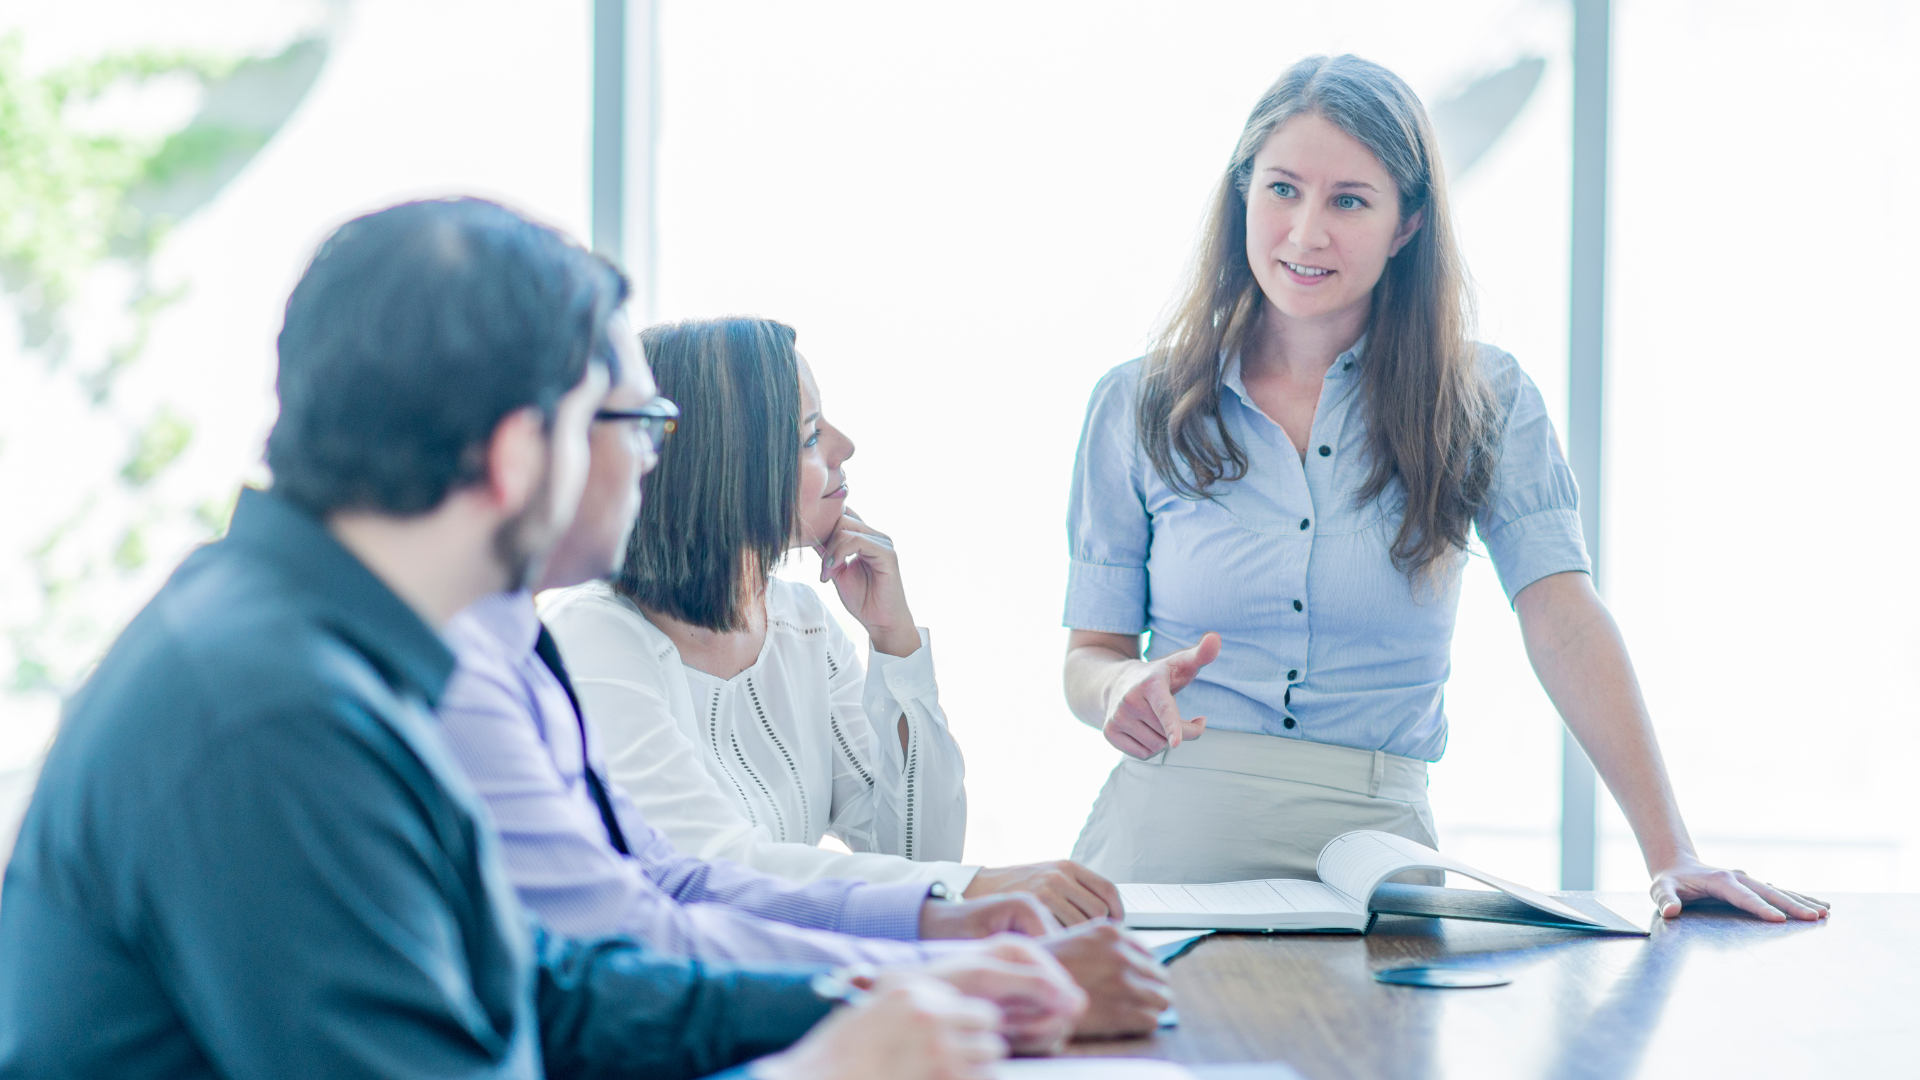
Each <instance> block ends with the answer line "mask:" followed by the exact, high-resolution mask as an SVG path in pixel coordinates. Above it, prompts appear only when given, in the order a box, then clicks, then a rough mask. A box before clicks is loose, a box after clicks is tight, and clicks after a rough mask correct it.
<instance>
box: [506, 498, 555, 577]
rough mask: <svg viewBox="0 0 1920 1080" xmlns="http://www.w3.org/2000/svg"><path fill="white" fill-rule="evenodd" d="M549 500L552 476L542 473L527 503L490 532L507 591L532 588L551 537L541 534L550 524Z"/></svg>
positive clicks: (542, 563) (551, 544) (550, 508)
mask: <svg viewBox="0 0 1920 1080" xmlns="http://www.w3.org/2000/svg"><path fill="white" fill-rule="evenodd" d="M552 504H553V478H552V477H541V479H540V486H539V487H537V488H535V489H534V492H533V496H532V498H530V499H528V500H527V505H526V507H525V508H524V509H522V510H521V511H520V512H519V513H517V514H515V515H513V516H512V517H510V518H508V519H507V520H505V521H503V522H501V523H500V527H499V528H498V529H495V530H494V532H493V553H494V556H495V557H496V558H498V559H499V560H500V566H501V568H502V569H504V570H506V572H507V590H508V591H510V592H513V591H518V590H520V589H526V588H531V587H532V585H533V581H534V578H535V577H537V576H538V575H539V573H540V568H541V566H542V565H544V563H545V561H546V557H547V555H548V554H550V551H551V549H552V547H553V540H554V538H553V537H552V536H543V535H541V534H542V533H543V532H544V531H546V530H548V529H551V528H552V525H551V520H552V517H553V506H552Z"/></svg>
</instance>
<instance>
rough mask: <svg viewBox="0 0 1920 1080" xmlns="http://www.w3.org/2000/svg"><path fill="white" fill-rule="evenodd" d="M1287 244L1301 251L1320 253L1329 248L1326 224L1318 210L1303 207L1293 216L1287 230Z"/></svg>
mask: <svg viewBox="0 0 1920 1080" xmlns="http://www.w3.org/2000/svg"><path fill="white" fill-rule="evenodd" d="M1287 242H1288V243H1291V244H1292V245H1293V246H1294V247H1296V248H1298V249H1299V250H1301V251H1318V250H1320V249H1321V248H1323V247H1326V246H1327V228H1326V222H1325V221H1324V220H1322V217H1321V213H1320V211H1319V209H1318V208H1316V207H1312V206H1303V207H1301V208H1300V209H1299V211H1298V212H1296V213H1295V214H1294V215H1293V221H1292V223H1291V227H1290V228H1289V229H1287Z"/></svg>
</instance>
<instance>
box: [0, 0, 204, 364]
mask: <svg viewBox="0 0 1920 1080" xmlns="http://www.w3.org/2000/svg"><path fill="white" fill-rule="evenodd" d="M233 68H234V62H233V61H232V60H225V59H218V58H214V57H208V56H201V55H195V54H188V53H163V52H152V51H148V52H135V53H128V54H124V55H117V56H108V57H102V58H100V59H97V60H91V61H88V62H86V63H82V64H75V65H71V66H69V67H65V68H62V69H60V70H57V71H53V72H50V73H47V74H45V75H41V76H39V77H38V78H33V77H29V76H27V75H26V74H25V73H24V71H23V69H22V66H21V43H20V36H19V35H18V34H17V33H16V34H10V35H7V36H6V37H4V38H0V285H4V286H5V288H6V289H7V291H8V292H10V293H12V294H13V302H14V306H15V308H16V310H17V311H18V312H19V315H20V320H21V328H22V331H23V334H24V339H25V342H26V345H27V347H28V348H33V349H43V350H45V351H47V352H48V354H49V359H51V360H55V361H58V360H60V359H61V358H62V357H63V356H64V352H65V350H64V342H63V341H61V340H60V339H59V337H58V331H59V316H60V313H61V310H62V309H63V308H64V307H65V306H66V305H67V304H68V303H69V302H71V301H72V299H73V297H74V294H75V292H76V291H77V290H78V289H79V286H80V282H81V281H82V280H83V279H84V278H85V277H86V275H87V274H88V273H89V272H90V271H91V270H92V269H93V268H94V267H95V266H97V265H98V264H99V263H100V261H101V260H102V259H104V258H106V257H108V256H109V255H110V254H118V255H121V256H123V257H126V258H129V259H132V260H138V261H144V259H145V257H146V256H147V255H148V254H150V253H151V251H152V246H153V242H154V241H155V239H157V234H156V232H155V230H153V229H151V228H149V223H148V222H147V221H146V218H145V215H142V214H140V213H139V212H138V211H136V210H134V209H132V208H131V207H130V206H129V205H128V203H127V193H128V192H129V191H130V190H132V189H133V188H134V187H135V186H136V185H138V184H140V183H141V182H142V181H143V180H147V179H149V178H150V177H152V176H154V175H156V174H158V173H161V172H164V171H165V170H167V169H177V168H178V167H179V162H180V161H182V160H187V159H191V158H192V157H194V156H196V155H197V154H203V153H205V149H204V148H193V147H175V148H172V149H169V146H168V144H169V142H170V140H168V139H164V138H158V137H140V136H133V135H126V134H120V133H113V132H94V131H87V130H84V129H82V128H80V127H78V126H77V125H75V124H74V123H72V121H71V117H70V115H69V113H70V111H71V110H72V109H73V108H75V107H77V106H79V105H82V104H85V103H87V102H90V101H93V100H96V99H98V98H99V97H100V96H101V95H102V94H105V93H106V92H107V91H108V90H110V89H112V88H113V87H115V86H119V85H124V84H129V83H131V84H139V83H144V82H147V81H149V80H152V79H155V78H158V77H160V76H164V75H174V74H186V75H191V76H193V77H196V78H199V79H201V80H203V81H205V80H211V79H217V78H220V77H223V76H224V75H226V74H227V73H228V72H230V71H232V70H233Z"/></svg>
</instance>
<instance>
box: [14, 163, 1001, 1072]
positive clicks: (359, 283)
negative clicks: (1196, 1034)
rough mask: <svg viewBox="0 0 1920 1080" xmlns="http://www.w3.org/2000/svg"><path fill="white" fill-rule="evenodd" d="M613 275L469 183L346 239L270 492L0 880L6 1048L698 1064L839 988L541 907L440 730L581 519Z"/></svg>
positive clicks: (95, 718)
mask: <svg viewBox="0 0 1920 1080" xmlns="http://www.w3.org/2000/svg"><path fill="white" fill-rule="evenodd" d="M625 294H626V284H625V282H624V280H623V279H622V278H621V276H620V274H619V272H618V271H617V270H615V269H614V268H613V267H612V266H611V265H609V264H607V263H606V262H604V261H603V260H600V259H598V258H597V257H595V256H592V255H590V254H588V253H587V252H585V251H583V250H581V249H580V248H578V247H577V246H575V245H573V244H571V243H570V242H568V241H566V240H565V239H564V238H563V237H561V236H560V235H559V234H558V233H556V232H554V231H552V230H550V229H546V228H543V227H540V226H537V225H533V224H531V223H529V222H527V221H526V220H524V219H522V218H520V217H519V216H517V215H515V214H513V213H511V212H510V211H507V210H505V209H503V208H501V207H499V206H496V205H493V204H491V203H485V202H480V201H477V200H448V201H436V202H427V203H413V204H407V205H404V206H400V207H395V208H393V209H390V210H386V211H382V212H380V213H378V214H373V215H369V216H367V217H365V218H361V219H359V220H356V221H354V222H351V223H349V224H347V225H346V226H343V227H342V228H341V229H340V230H339V231H338V232H336V233H335V234H334V235H333V236H332V237H331V238H330V239H329V240H328V241H327V242H326V244H325V245H323V246H322V248H321V249H320V251H319V253H318V254H317V255H316V256H315V258H314V261H313V264H312V265H311V266H310V267H309V268H308V271H307V273H306V275H305V276H304V277H303V278H302V280H301V283H300V284H299V286H298V287H297V288H296V289H295V290H294V293H293V296H292V297H291V299H290V300H289V301H288V305H287V317H286V325H285V328H284V330H283V331H282V333H281V337H280V380H279V390H280V398H281V406H282V407H281V415H280V419H279V421H278V423H277V425H276V426H275V428H274V431H273V434H272V436H271V438H270V439H269V442H268V461H269V464H270V465H271V467H272V469H273V472H274V487H273V490H272V492H258V491H246V492H243V493H242V497H241V500H240V503H239V506H238V508H237V510H236V511H235V514H234V519H233V524H232V527H231V529H230V531H229V533H228V535H227V536H226V538H225V539H223V540H221V541H219V542H217V543H214V544H211V545H208V546H207V547H205V548H203V549H201V550H200V551H199V552H197V553H196V554H194V555H193V556H192V557H190V558H189V559H188V560H187V561H186V562H185V563H184V564H183V565H182V566H181V568H180V569H179V571H177V572H176V573H175V574H174V576H173V577H172V579H171V580H170V581H168V583H167V584H166V586H165V587H164V588H163V589H162V590H161V591H160V593H159V594H158V595H157V596H156V597H155V598H154V599H153V601H152V602H151V603H149V604H148V605H147V607H146V608H145V609H144V610H143V611H142V612H141V613H140V615H139V616H138V617H137V618H136V619H135V620H134V621H133V623H132V625H130V626H129V627H128V628H127V630H126V632H125V633H124V634H122V635H121V637H120V639H119V640H118V641H117V642H116V643H115V645H114V646H113V648H112V650H111V651H110V652H109V653H108V655H107V657H106V659H105V660H104V661H102V663H101V665H100V667H99V669H98V670H97V671H96V672H95V674H94V675H93V677H92V678H91V679H90V680H89V681H88V683H87V685H86V687H85V688H84V689H83V690H82V691H81V692H80V694H79V695H77V696H76V698H75V699H74V701H73V702H72V705H71V708H70V709H69V712H68V715H67V718H66V720H65V722H64V724H63V726H62V729H61V732H60V736H59V738H58V740H57V741H56V743H55V745H54V747H53V750H52V752H51V754H50V755H49V757H48V759H47V762H46V766H45V769H44V771H43V773H42V775H41V779H40V784H39V787H38V790H37V791H36V793H35V796H34V800H33V803H32V806H31V808H30V809H29V811H28V813H27V817H26V821H25V823H24V825H23V827H22V830H21V833H20V838H19V841H18V844H17V846H16V848H15V850H14V854H13V858H12V862H11V863H10V864H9V866H8V867H7V873H6V883H5V891H4V896H3V897H0V1077H14V1076H20V1077H29V1076H31V1077H40V1076H49V1077H51V1076H62V1077H66V1076H70V1077H107V1076H111V1077H116V1078H121V1080H140V1078H147V1077H155V1078H158V1077H200V1076H208V1077H211V1076H221V1077H246V1078H251V1077H270V1076H273V1077H278V1076H314V1077H321V1076H324V1077H357V1076H395V1077H399V1076H407V1077H436V1076H461V1077H514V1078H534V1077H538V1076H540V1075H541V1074H542V1072H543V1070H544V1071H545V1072H546V1073H548V1074H551V1075H557V1076H589V1075H616V1074H617V1075H629V1076H631V1075H645V1076H649V1077H669V1076H673V1077H680V1076H697V1075H702V1074H705V1073H710V1072H714V1071H716V1070H720V1069H725V1068H727V1067H729V1066H733V1065H735V1064H737V1063H739V1062H743V1061H746V1060H748V1059H752V1058H755V1057H758V1056H760V1055H763V1054H766V1053H769V1052H771V1051H774V1050H778V1049H780V1048H782V1047H785V1046H787V1045H788V1044H789V1043H791V1042H793V1041H794V1040H795V1039H796V1038H798V1037H800V1036H801V1035H802V1033H804V1032H806V1031H807V1030H808V1029H809V1028H810V1027H811V1026H813V1025H814V1023H815V1022H816V1021H818V1020H820V1019H821V1018H822V1017H823V1016H825V1015H826V1014H827V1012H828V1010H829V1008H830V1007H831V1003H830V1002H829V1001H828V1000H826V999H825V998H823V997H822V996H821V995H820V994H818V993H816V992H815V991H814V990H813V989H812V988H811V987H810V985H809V980H810V979H811V978H812V977H813V976H815V975H817V974H819V972H817V971H809V970H801V969H793V970H777V969H757V970H746V969H722V968H718V967H715V966H713V965H703V964H701V963H698V962H695V961H690V960H679V959H669V958H663V957H660V956H658V955H655V954H651V953H648V952H646V951H645V950H643V949H641V948H640V947H638V946H636V945H634V944H633V943H631V942H629V941H625V940H609V941H601V942H591V943H574V942H566V941H561V940H557V939H553V938H550V937H548V936H546V935H543V934H540V933H539V932H538V931H537V930H534V929H532V928H531V927H530V926H529V924H528V922H527V921H526V917H525V916H524V914H523V913H522V910H521V908H520V906H519V904H518V903H517V901H516V900H515V897H514V892H513V888H512V886H511V885H510V884H509V883H508V882H507V880H506V878H505V876H504V874H503V872H502V870H501V866H500V861H499V856H498V852H497V850H496V840H495V838H494V836H493V833H492V829H491V826H490V825H488V824H487V818H486V816H485V812H484V810H483V809H482V807H481V805H480V803H479V802H478V800H477V799H476V798H475V796H474V795H473V793H472V792H471V790H470V788H469V787H468V785H467V784H466V782H465V781H464V779H463V778H462V776H461V773H460V771H459V770H458V768H457V767H455V766H454V765H453V763H452V762H451V761H450V759H449V758H448V755H447V752H446V750H445V748H444V746H443V745H442V743H441V741H440V735H439V733H438V731H437V730H436V729H435V727H434V724H435V721H434V719H433V716H432V709H433V706H434V703H435V701H436V699H437V697H438V696H439V694H440V693H441V691H442V688H443V687H444V686H445V684H446V681H447V678H448V676H449V675H450V674H451V672H452V671H453V667H454V660H453V656H452V655H451V653H449V652H448V650H447V648H446V646H445V645H444V644H442V642H441V639H440V638H439V636H438V635H437V634H436V632H435V629H436V628H437V627H439V626H441V625H443V624H444V623H445V621H446V620H447V619H448V618H450V617H451V616H452V615H453V614H454V613H455V612H457V611H459V610H460V609H461V608H463V607H465V606H466V605H467V604H468V603H470V602H471V601H472V600H474V599H475V598H477V597H479V596H481V595H483V594H485V593H489V592H494V591H497V590H499V589H502V588H511V587H517V586H519V585H522V584H525V583H526V582H527V581H528V580H529V579H530V576H531V575H532V574H533V573H535V572H536V571H537V569H538V564H539V562H540V559H541V557H542V555H543V553H544V552H545V551H546V550H547V549H548V548H549V547H550V546H551V545H552V544H553V542H554V540H555V539H556V538H557V537H558V536H559V535H560V533H561V532H562V531H563V530H564V529H565V528H566V526H567V523H568V519H569V518H570V517H571V515H572V513H573V507H574V505H575V504H576V503H577V501H578V498H579V493H580V487H581V484H582V483H583V482H584V476H585V470H586V463H587V449H586V446H587V444H586V436H587V429H588V425H589V423H590V422H591V418H592V416H593V413H594V411H595V409H596V408H598V407H599V405H600V402H601V400H602V399H603V398H604V396H605V394H606V390H607V386H608V383H609V371H608V367H609V365H610V364H612V363H615V362H616V361H615V360H614V359H613V353H612V351H611V349H610V348H609V342H608V339H607V327H608V324H609V322H610V320H612V319H613V317H614V315H615V313H616V311H617V310H618V308H619V306H620V304H621V303H622V302H623V300H624V299H625ZM903 978H909V977H903ZM854 981H855V982H856V983H858V982H860V980H854ZM846 982H847V980H846V979H844V978H843V979H842V980H841V981H840V984H841V985H845V984H846ZM929 985H932V986H935V987H939V986H943V985H944V984H929ZM881 989H882V991H883V994H882V996H883V997H884V998H885V1001H883V1002H881V1003H880V1004H878V1005H875V1006H869V1009H881V1008H883V1007H884V1008H891V1009H892V1010H893V1013H892V1015H891V1017H890V1019H888V1021H887V1023H886V1024H885V1025H883V1026H884V1027H885V1028H886V1029H887V1030H889V1031H894V1032H900V1031H909V1030H921V1031H935V1032H938V1033H939V1035H940V1038H939V1039H938V1040H936V1042H937V1043H938V1045H929V1046H925V1047H921V1048H919V1051H920V1052H925V1053H929V1054H932V1055H933V1056H935V1057H939V1056H940V1055H943V1054H944V1055H947V1058H946V1060H949V1061H958V1062H962V1063H963V1064H968V1065H979V1064H980V1062H981V1061H982V1060H984V1058H987V1057H991V1056H993V1055H994V1054H995V1053H997V1052H999V1051H998V1048H997V1047H998V1043H997V1037H996V1036H995V1035H994V1034H993V1027H994V1024H995V1023H997V1020H998V1017H997V1014H995V1013H994V1010H993V1009H992V1007H991V1006H988V1005H985V1004H984V1003H980V1002H977V1001H973V1000H971V999H964V998H961V997H959V996H958V995H957V994H952V993H951V992H950V991H946V990H937V991H936V990H930V989H927V987H926V986H921V985H918V984H913V985H907V984H904V983H903V985H902V987H896V988H895V989H893V990H892V991H890V992H889V991H887V987H886V986H884V985H883V986H882V988H881ZM941 994H946V996H945V997H941V996H940V995H941ZM902 1010H904V1011H905V1012H916V1011H917V1012H919V1013H920V1014H922V1019H926V1018H927V1014H932V1018H933V1022H932V1023H923V1024H918V1025H915V1024H909V1023H903V1021H902V1017H903V1015H904V1013H903V1012H902ZM849 1015H851V1016H854V1017H856V1018H857V1016H858V1015H859V1013H858V1011H857V1010H856V1011H854V1012H853V1013H851V1014H849ZM855 1022H857V1020H856V1021H848V1020H846V1019H845V1018H838V1019H836V1021H835V1022H833V1023H829V1024H827V1025H823V1028H825V1029H828V1030H826V1031H824V1032H822V1033H820V1034H819V1035H818V1036H816V1037H814V1038H810V1039H809V1040H808V1045H804V1046H803V1047H801V1048H796V1051H795V1053H794V1054H793V1055H791V1056H789V1057H788V1058H786V1059H784V1060H777V1061H774V1062H771V1063H770V1064H771V1066H772V1068H771V1069H770V1070H768V1071H767V1072H766V1075H823V1074H831V1073H834V1072H838V1071H842V1070H839V1069H838V1068H837V1067H836V1066H834V1065H833V1064H832V1063H833V1061H834V1060H835V1057H834V1055H835V1053H836V1052H838V1050H844V1049H845V1048H846V1047H849V1046H865V1047H867V1048H868V1049H871V1048H872V1047H873V1046H874V1045H875V1043H874V1040H873V1038H867V1039H866V1041H865V1042H862V1038H861V1037H860V1036H861V1033H860V1032H853V1034H852V1035H850V1034H849V1024H850V1023H855ZM803 1051H804V1052H803ZM956 1055H957V1056H956ZM823 1069H824V1070H825V1072H824V1073H823V1071H822V1070H823ZM855 1071H857V1070H855ZM908 1071H914V1072H917V1071H918V1068H917V1066H916V1067H915V1068H914V1069H912V1070H908Z"/></svg>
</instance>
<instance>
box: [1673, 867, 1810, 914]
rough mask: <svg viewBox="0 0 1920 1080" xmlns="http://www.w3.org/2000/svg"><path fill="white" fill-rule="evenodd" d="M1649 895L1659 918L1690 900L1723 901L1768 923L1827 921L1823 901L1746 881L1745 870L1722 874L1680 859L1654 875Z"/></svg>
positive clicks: (1723, 871)
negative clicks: (1795, 920)
mask: <svg viewBox="0 0 1920 1080" xmlns="http://www.w3.org/2000/svg"><path fill="white" fill-rule="evenodd" d="M1647 891H1648V893H1650V894H1651V895H1652V896H1653V904H1654V907H1655V908H1656V909H1658V910H1659V912H1660V915H1661V917H1662V918H1667V919H1671V918H1675V917H1677V916H1678V915H1679V914H1680V910H1681V908H1682V907H1683V906H1684V905H1685V904H1686V902H1687V901H1689V900H1706V899H1710V898H1711V899H1715V900H1723V901H1725V902H1727V903H1729V904H1732V905H1733V906H1734V907H1737V908H1739V909H1740V910H1742V911H1745V912H1747V913H1749V914H1752V915H1756V916H1758V917H1760V918H1762V919H1765V920H1766V921H1768V922H1786V921H1787V920H1788V919H1803V920H1807V921H1809V922H1811V921H1813V920H1815V919H1824V918H1826V917H1827V909H1828V907H1829V905H1828V904H1827V902H1826V901H1825V900H1816V899H1814V898H1813V897H1811V896H1803V895H1801V894H1800V893H1796V892H1789V891H1788V890H1786V889H1782V888H1780V887H1778V886H1776V885H1771V884H1768V883H1767V882H1764V881H1761V880H1759V879H1757V878H1753V877H1749V876H1748V875H1747V873H1746V871H1744V870H1722V869H1720V868H1719V867H1717V866H1708V865H1707V864H1706V863H1703V862H1701V861H1700V860H1699V859H1697V858H1692V857H1683V858H1681V859H1679V860H1677V861H1676V862H1675V863H1674V865H1672V866H1670V867H1668V868H1666V869H1664V870H1661V871H1659V872H1658V873H1656V874H1654V875H1653V885H1652V887H1651V888H1649V889H1648V890H1647Z"/></svg>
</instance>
